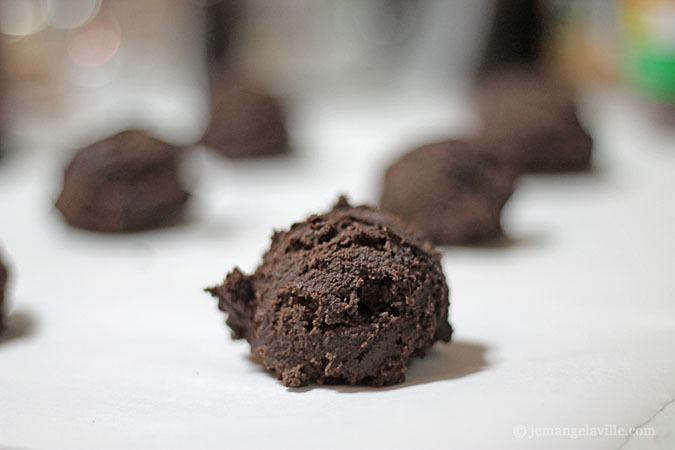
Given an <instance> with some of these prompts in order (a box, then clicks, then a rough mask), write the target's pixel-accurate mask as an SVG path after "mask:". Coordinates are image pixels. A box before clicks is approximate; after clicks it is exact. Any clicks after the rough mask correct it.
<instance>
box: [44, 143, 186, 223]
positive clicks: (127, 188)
mask: <svg viewBox="0 0 675 450" xmlns="http://www.w3.org/2000/svg"><path fill="white" fill-rule="evenodd" d="M180 152H181V150H180V149H178V148H176V147H173V146H171V145H169V144H167V143H164V142H161V141H159V140H157V139H155V138H152V137H150V136H148V135H147V134H145V133H143V132H141V131H125V132H122V133H120V134H117V135H115V136H113V137H110V138H108V139H105V140H103V141H100V142H97V143H95V144H93V145H91V146H89V147H86V148H84V149H82V150H80V151H79V152H78V153H77V155H76V156H75V158H74V159H73V160H72V161H71V163H70V165H68V167H67V168H66V171H65V176H64V182H63V190H62V191H61V195H60V197H59V199H58V200H57V202H56V207H57V208H58V209H59V210H60V211H61V213H63V216H64V217H65V219H66V221H67V222H68V223H69V224H70V225H72V226H74V227H78V228H84V229H88V230H93V231H104V232H125V231H137V230H144V229H149V228H155V227H160V226H163V225H168V224H170V223H172V222H173V221H175V220H176V219H177V218H178V217H179V216H180V214H181V213H182V211H183V209H184V205H185V202H186V201H187V199H188V196H189V194H188V193H187V192H186V190H185V188H184V187H183V185H182V184H181V182H180V180H179V175H178V172H179V159H180Z"/></svg>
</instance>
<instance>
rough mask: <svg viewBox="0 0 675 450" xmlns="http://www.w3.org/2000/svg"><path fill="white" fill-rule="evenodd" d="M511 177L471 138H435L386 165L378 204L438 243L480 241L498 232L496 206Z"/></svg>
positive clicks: (508, 189)
mask: <svg viewBox="0 0 675 450" xmlns="http://www.w3.org/2000/svg"><path fill="white" fill-rule="evenodd" d="M514 179H515V176H514V174H513V172H512V171H511V170H510V169H509V168H507V167H506V166H505V165H504V164H502V163H500V162H499V161H498V160H497V159H496V158H495V157H494V156H493V155H492V154H491V153H488V152H486V151H482V150H481V148H480V146H478V145H476V144H475V143H470V142H464V141H445V142H438V143H435V144H429V145H425V146H423V147H420V148H418V149H415V150H413V151H412V152H410V153H408V154H406V155H404V156H403V157H402V158H401V159H399V160H398V161H397V162H395V163H394V164H393V165H392V166H390V167H389V169H388V170H387V172H386V174H385V177H384V187H383V191H382V198H381V201H380V206H381V208H382V209H383V210H384V211H387V212H389V213H391V214H394V215H396V216H398V217H399V218H400V219H401V220H403V222H405V223H406V224H407V225H408V226H410V227H411V228H412V229H414V230H416V231H418V232H419V233H421V234H423V235H425V236H426V237H427V238H429V239H431V240H432V241H433V242H434V243H435V244H437V245H452V244H473V243H479V242H483V241H488V240H491V239H495V238H498V237H500V236H501V235H502V227H501V224H500V215H501V210H502V208H503V207H504V204H505V203H506V201H507V200H508V199H509V197H510V196H511V194H512V192H513V188H514Z"/></svg>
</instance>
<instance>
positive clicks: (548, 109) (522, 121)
mask: <svg viewBox="0 0 675 450" xmlns="http://www.w3.org/2000/svg"><path fill="white" fill-rule="evenodd" d="M477 97H478V98H477V100H478V110H479V114H480V118H481V120H482V122H483V124H482V129H481V132H480V136H479V138H478V139H479V141H480V142H481V146H484V147H485V148H487V149H490V150H491V151H492V152H493V153H494V154H495V156H497V158H499V159H500V160H501V161H502V162H504V163H505V164H508V165H510V166H511V167H512V168H514V169H516V170H517V171H519V172H571V171H582V170H587V169H589V168H590V165H591V152H592V147H593V140H592V139H591V136H590V135H589V134H588V133H587V132H586V130H585V129H584V127H583V126H582V125H581V123H580V122H579V118H578V117H577V112H576V105H575V102H574V96H573V93H572V92H571V91H569V90H567V89H566V88H565V87H564V86H562V85H560V84H559V83H558V82H556V81H555V80H553V79H552V78H549V77H547V76H545V75H543V74H541V73H539V72H538V71H536V70H535V69H531V68H528V67H511V68H507V69H502V70H499V71H496V72H493V73H491V74H490V75H487V76H486V77H485V78H484V79H483V80H482V82H481V83H480V85H479V87H478V95H477Z"/></svg>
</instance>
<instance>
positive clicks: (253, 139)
mask: <svg viewBox="0 0 675 450" xmlns="http://www.w3.org/2000/svg"><path fill="white" fill-rule="evenodd" d="M213 95H214V97H213V103H212V108H211V109H212V111H211V123H210V125H209V127H208V129H207V130H206V133H205V135H204V144H205V145H207V146H208V147H210V148H212V149H213V150H215V151H217V152H218V153H221V154H222V155H224V156H227V157H230V158H250V157H260V156H271V155H277V154H280V153H286V152H288V151H289V145H288V134H287V132H286V126H285V125H284V116H283V111H282V109H281V106H280V104H279V102H278V101H277V100H276V99H275V98H274V97H272V96H271V95H269V94H266V93H263V92H259V91H256V90H254V89H252V88H250V87H247V86H244V85H243V84H241V83H237V82H231V81H229V82H220V83H218V84H217V85H216V86H215V88H214V94H213Z"/></svg>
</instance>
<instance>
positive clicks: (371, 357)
mask: <svg viewBox="0 0 675 450" xmlns="http://www.w3.org/2000/svg"><path fill="white" fill-rule="evenodd" d="M208 291H209V292H211V294H212V295H213V296H215V297H217V298H218V307H219V308H220V309H221V310H222V311H224V312H226V313H228V319H227V324H228V325H229V326H230V328H232V331H233V333H232V334H233V337H234V338H245V339H246V340H247V341H248V342H249V343H250V344H251V352H252V354H253V355H254V357H255V358H257V359H258V360H260V362H262V364H263V365H264V366H265V368H266V369H267V370H269V371H272V372H274V373H276V374H277V376H278V377H279V379H280V380H281V382H282V384H283V385H284V386H303V385H306V384H308V383H309V382H312V381H315V382H318V383H321V384H342V383H349V384H365V385H371V386H384V385H390V384H395V383H401V382H403V381H404V380H405V373H406V364H407V363H408V359H409V358H410V357H413V356H422V355H424V353H425V351H426V350H427V349H428V348H429V347H431V345H432V344H433V343H434V342H435V341H437V340H443V341H446V342H447V341H449V340H450V336H451V334H452V329H451V327H450V325H449V324H448V287H447V285H446V283H445V278H444V276H443V272H442V270H441V265H440V256H439V254H438V253H436V252H435V251H434V249H433V248H432V247H431V245H430V244H429V243H428V242H426V241H423V240H421V239H419V238H418V237H416V236H414V235H412V234H410V233H409V232H408V231H406V230H404V229H403V228H402V226H401V224H400V223H399V222H398V221H396V220H395V219H393V218H392V217H390V216H388V215H386V214H384V213H381V212H379V211H377V210H374V209H372V208H369V207H365V206H361V207H357V208H353V207H351V206H349V204H347V202H346V201H345V200H344V199H341V200H340V201H339V202H338V204H337V205H336V206H335V207H334V208H333V210H332V211H330V212H329V213H327V214H323V215H320V216H311V217H309V218H308V219H307V220H306V221H304V222H301V223H296V224H295V225H293V226H292V227H291V229H290V230H289V231H285V232H277V233H275V234H274V236H273V238H272V246H271V247H270V249H269V251H268V252H267V254H266V255H265V256H264V258H263V263H262V265H261V266H260V267H258V269H257V270H256V272H255V273H254V274H253V275H244V274H242V273H241V272H240V271H239V270H238V269H235V270H234V271H233V272H232V273H230V274H229V275H228V276H227V278H226V279H225V282H224V283H223V284H222V285H220V286H217V287H214V288H211V289H208Z"/></svg>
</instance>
